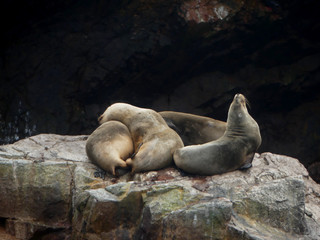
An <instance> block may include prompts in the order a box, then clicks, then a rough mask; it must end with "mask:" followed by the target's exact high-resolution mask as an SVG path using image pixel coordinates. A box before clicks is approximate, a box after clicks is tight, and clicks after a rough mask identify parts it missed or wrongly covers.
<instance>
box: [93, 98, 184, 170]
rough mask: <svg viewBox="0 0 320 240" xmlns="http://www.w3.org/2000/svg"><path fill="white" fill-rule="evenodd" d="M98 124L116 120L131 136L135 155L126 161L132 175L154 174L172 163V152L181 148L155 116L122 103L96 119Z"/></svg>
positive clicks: (177, 140)
mask: <svg viewBox="0 0 320 240" xmlns="http://www.w3.org/2000/svg"><path fill="white" fill-rule="evenodd" d="M98 120H99V122H100V124H101V123H104V122H107V121H110V120H117V121H120V122H122V123H123V124H125V125H126V126H127V127H128V129H129V131H130V133H131V136H132V139H133V142H134V148H135V155H134V157H133V158H132V159H130V158H129V159H127V161H126V163H127V164H128V165H129V166H132V172H143V171H150V170H158V169H161V168H164V167H167V166H169V165H171V164H172V163H173V161H172V156H173V153H174V151H175V150H176V149H178V148H182V147H183V142H182V140H181V138H180V137H179V135H178V134H177V133H176V132H175V131H174V130H172V129H171V128H169V127H168V125H167V124H166V122H165V121H164V119H163V118H162V117H161V116H160V114H159V113H157V112H155V111H154V110H152V109H146V108H139V107H135V106H132V105H130V104H126V103H115V104H113V105H111V106H110V107H108V108H107V110H106V111H105V112H104V113H103V114H102V115H101V116H100V117H99V119H98Z"/></svg>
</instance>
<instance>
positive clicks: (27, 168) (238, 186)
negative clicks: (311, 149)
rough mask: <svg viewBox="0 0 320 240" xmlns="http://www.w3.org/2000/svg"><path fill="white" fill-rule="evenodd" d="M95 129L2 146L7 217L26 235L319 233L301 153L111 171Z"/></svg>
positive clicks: (0, 186) (315, 197)
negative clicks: (97, 152) (214, 169)
mask: <svg viewBox="0 0 320 240" xmlns="http://www.w3.org/2000/svg"><path fill="white" fill-rule="evenodd" d="M85 140H86V136H60V135H53V134H42V135H37V136H34V137H30V138H27V139H24V140H20V141H18V142H16V143H14V144H11V145H4V146H1V147H0V218H1V221H0V223H3V222H5V226H6V230H7V232H8V233H10V234H12V235H15V236H16V238H18V239H31V238H32V237H34V238H36V239H70V238H71V239H319V238H320V186H319V185H318V184H316V183H315V182H314V181H313V180H312V179H311V178H310V177H309V175H308V172H307V171H306V169H305V168H304V167H303V165H302V164H301V163H299V161H298V160H297V159H294V158H291V157H287V156H282V155H276V154H272V153H262V154H256V155H255V158H254V160H253V167H252V168H250V169H248V170H246V171H234V172H230V173H226V174H221V175H215V176H208V177H204V176H191V175H186V174H185V173H183V172H182V171H180V170H179V169H177V168H176V167H175V166H172V167H170V168H166V169H162V170H159V171H151V172H146V173H139V174H135V175H132V174H131V173H129V172H124V171H122V172H118V173H119V176H118V177H114V176H111V175H109V174H107V173H105V172H104V171H102V170H101V169H99V168H98V167H97V166H95V165H94V164H92V163H91V162H90V161H89V160H88V158H87V157H86V154H85Z"/></svg>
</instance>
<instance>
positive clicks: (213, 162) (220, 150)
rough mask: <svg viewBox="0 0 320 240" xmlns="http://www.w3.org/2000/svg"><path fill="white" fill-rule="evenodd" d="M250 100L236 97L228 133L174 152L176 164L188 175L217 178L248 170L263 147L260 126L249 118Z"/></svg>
mask: <svg viewBox="0 0 320 240" xmlns="http://www.w3.org/2000/svg"><path fill="white" fill-rule="evenodd" d="M246 104H247V100H246V98H245V97H244V96H243V95H242V94H236V95H235V96H234V99H233V101H232V103H231V105H230V107H229V111H228V119H227V129H226V131H225V133H224V135H223V136H222V137H221V138H219V139H218V140H215V141H212V142H209V143H205V144H202V145H192V146H187V147H184V148H181V149H178V150H176V151H175V152H174V155H173V159H174V162H175V164H176V165H177V166H178V167H179V168H181V169H182V170H184V171H185V172H188V173H192V174H198V175H214V174H221V173H225V172H230V171H233V170H236V169H239V168H248V167H250V166H251V162H252V160H253V157H254V153H255V151H256V150H257V149H258V147H259V146H260V144H261V136H260V130H259V126H258V124H257V123H256V121H255V120H254V119H253V118H252V117H251V116H250V115H249V113H248V110H247V107H246Z"/></svg>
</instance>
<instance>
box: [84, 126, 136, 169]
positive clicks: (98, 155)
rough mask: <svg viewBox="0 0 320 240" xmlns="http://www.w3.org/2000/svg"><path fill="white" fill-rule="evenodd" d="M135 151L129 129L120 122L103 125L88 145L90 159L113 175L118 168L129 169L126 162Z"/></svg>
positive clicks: (91, 137) (89, 140) (88, 141)
mask: <svg viewBox="0 0 320 240" xmlns="http://www.w3.org/2000/svg"><path fill="white" fill-rule="evenodd" d="M133 150H134V148H133V142H132V138H131V135H130V132H129V130H128V128H127V127H126V126H125V125H124V124H123V123H121V122H118V121H109V122H106V123H103V124H102V125H101V126H99V127H98V128H97V129H96V130H95V131H94V132H93V133H92V134H91V135H90V136H89V138H88V140H87V143H86V152H87V155H88V158H89V159H90V160H91V161H92V162H93V163H95V164H97V165H98V166H99V167H101V168H102V169H104V170H105V171H107V172H109V173H111V174H113V175H115V169H116V168H117V167H122V168H125V167H127V164H126V162H125V160H126V159H127V158H128V157H129V156H131V155H132V154H133Z"/></svg>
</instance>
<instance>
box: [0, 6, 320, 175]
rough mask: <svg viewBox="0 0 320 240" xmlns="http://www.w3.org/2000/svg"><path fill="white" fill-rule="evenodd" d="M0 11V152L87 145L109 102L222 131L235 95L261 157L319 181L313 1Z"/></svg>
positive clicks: (319, 64)
mask: <svg viewBox="0 0 320 240" xmlns="http://www.w3.org/2000/svg"><path fill="white" fill-rule="evenodd" d="M0 4H1V10H2V11H3V12H4V13H3V15H6V16H7V17H6V19H5V20H4V21H2V22H1V23H0V24H2V25H1V26H3V27H2V28H1V31H2V32H1V33H2V34H1V36H2V44H0V81H1V87H0V143H9V142H14V141H17V140H18V139H20V138H24V137H26V136H31V135H35V134H37V133H43V132H50V133H58V134H77V135H78V134H89V133H90V132H92V130H93V129H94V128H96V118H97V115H98V114H101V113H102V112H103V111H104V109H105V108H106V107H107V106H108V105H109V104H110V103H113V102H116V101H125V102H128V103H131V104H133V105H137V106H139V107H151V108H155V109H156V110H176V111H187V112H190V113H196V114H202V115H206V116H210V117H213V118H217V119H220V120H226V113H227V108H228V106H229V104H230V101H231V99H232V96H233V95H234V94H235V93H237V92H241V93H244V94H245V95H246V96H247V98H248V99H249V100H250V102H251V104H252V115H253V116H254V117H255V119H256V120H257V122H258V123H259V124H260V126H261V134H262V138H263V139H264V141H263V142H262V146H261V150H262V151H270V152H274V153H282V154H286V155H290V156H295V157H297V158H298V159H299V160H300V161H302V162H303V163H304V165H305V166H306V167H309V166H310V167H309V169H310V172H312V175H313V177H314V178H315V179H316V180H319V181H320V178H319V173H320V168H319V167H318V165H311V164H312V163H314V162H318V163H319V161H320V150H319V147H318V146H319V145H320V137H319V132H320V124H319V123H320V111H319V107H318V106H319V104H320V100H319V94H318V89H319V87H320V81H319V79H320V78H319V74H320V60H319V59H320V55H319V53H320V51H319V49H320V44H319V42H320V41H319V40H320V39H319V36H320V35H319V34H317V33H318V32H320V24H319V22H320V19H319V16H320V15H319V13H318V9H319V7H320V2H319V1H318V0H308V1H298V0H290V1H289V0H174V1H172V0H161V1H154V0H153V1H151V0H150V1H145V0H132V1H125V0H109V1H86V0H78V1H75V0H67V1H62V0H57V1H40V0H33V1H23V0H14V1H10V0H4V1H1V3H0ZM306 116H307V117H306Z"/></svg>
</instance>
